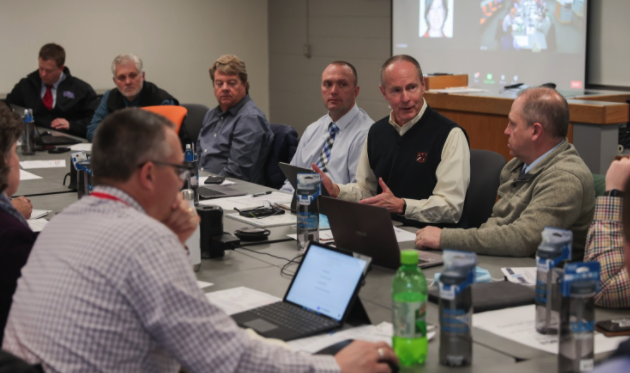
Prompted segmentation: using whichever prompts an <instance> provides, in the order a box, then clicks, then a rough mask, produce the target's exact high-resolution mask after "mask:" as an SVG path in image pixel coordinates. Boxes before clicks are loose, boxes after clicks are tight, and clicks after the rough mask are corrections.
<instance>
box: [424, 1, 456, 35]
mask: <svg viewBox="0 0 630 373" xmlns="http://www.w3.org/2000/svg"><path fill="white" fill-rule="evenodd" d="M420 12H421V14H420V36H421V37H423V38H452V37H453V0H420Z"/></svg>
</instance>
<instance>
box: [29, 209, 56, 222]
mask: <svg viewBox="0 0 630 373" xmlns="http://www.w3.org/2000/svg"><path fill="white" fill-rule="evenodd" d="M51 211H52V210H38V209H33V211H32V212H31V217H30V218H29V219H31V220H35V219H39V218H41V217H44V216H46V215H48V213H49V212H51Z"/></svg>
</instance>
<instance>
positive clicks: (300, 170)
mask: <svg viewBox="0 0 630 373" xmlns="http://www.w3.org/2000/svg"><path fill="white" fill-rule="evenodd" d="M278 166H280V170H282V173H283V174H284V176H285V177H286V178H287V180H289V183H291V186H292V187H293V199H292V200H291V212H293V213H295V212H297V196H296V194H295V191H296V190H297V175H298V174H314V173H315V171H313V170H311V169H310V168H304V167H298V166H294V165H292V164H288V163H283V162H279V163H278ZM320 191H321V195H322V196H329V195H330V194H328V190H326V188H325V187H324V186H323V185H322V186H321V188H320Z"/></svg>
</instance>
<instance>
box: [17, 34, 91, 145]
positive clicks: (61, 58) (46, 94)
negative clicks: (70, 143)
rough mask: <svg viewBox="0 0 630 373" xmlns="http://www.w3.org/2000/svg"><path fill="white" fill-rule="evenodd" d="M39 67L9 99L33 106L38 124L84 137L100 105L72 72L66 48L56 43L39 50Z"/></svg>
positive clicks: (21, 81)
mask: <svg viewBox="0 0 630 373" xmlns="http://www.w3.org/2000/svg"><path fill="white" fill-rule="evenodd" d="M38 63H39V68H38V69H37V71H33V72H32V73H30V74H29V75H28V76H27V77H26V78H23V79H21V80H20V81H19V82H18V84H16V85H15V87H14V88H13V90H12V91H11V93H9V94H8V95H7V98H6V100H5V101H6V102H7V103H8V104H12V105H18V106H22V107H25V108H30V109H33V117H34V119H35V125H37V126H39V127H45V128H52V129H55V130H58V131H62V132H66V133H69V134H71V135H74V136H79V137H85V135H86V131H87V126H88V124H89V123H90V119H92V116H93V115H94V109H95V108H96V106H97V105H98V100H97V96H96V92H94V89H92V86H90V85H89V84H88V83H86V82H84V81H83V80H81V79H79V78H76V77H74V76H72V75H71V74H70V70H69V69H68V67H66V66H65V63H66V51H65V50H64V49H63V47H62V46H60V45H57V44H53V43H50V44H46V45H44V46H43V47H42V48H41V49H40V50H39V56H38Z"/></svg>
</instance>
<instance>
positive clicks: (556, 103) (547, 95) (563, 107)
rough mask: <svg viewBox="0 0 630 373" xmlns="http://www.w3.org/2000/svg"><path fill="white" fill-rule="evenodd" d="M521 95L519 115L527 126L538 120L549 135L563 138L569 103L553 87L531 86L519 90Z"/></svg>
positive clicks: (566, 125)
mask: <svg viewBox="0 0 630 373" xmlns="http://www.w3.org/2000/svg"><path fill="white" fill-rule="evenodd" d="M518 97H522V100H524V102H523V109H522V112H521V115H522V116H523V118H524V119H525V122H526V123H527V126H531V125H532V124H534V123H536V122H538V123H540V124H541V125H542V127H543V128H544V129H545V132H547V133H548V134H549V135H550V136H551V137H554V138H565V137H567V133H568V132H569V104H568V103H567V100H565V98H564V97H563V96H562V95H561V94H560V93H558V91H556V90H555V89H553V88H546V87H532V88H527V89H524V90H522V91H520V92H519V94H518Z"/></svg>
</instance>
